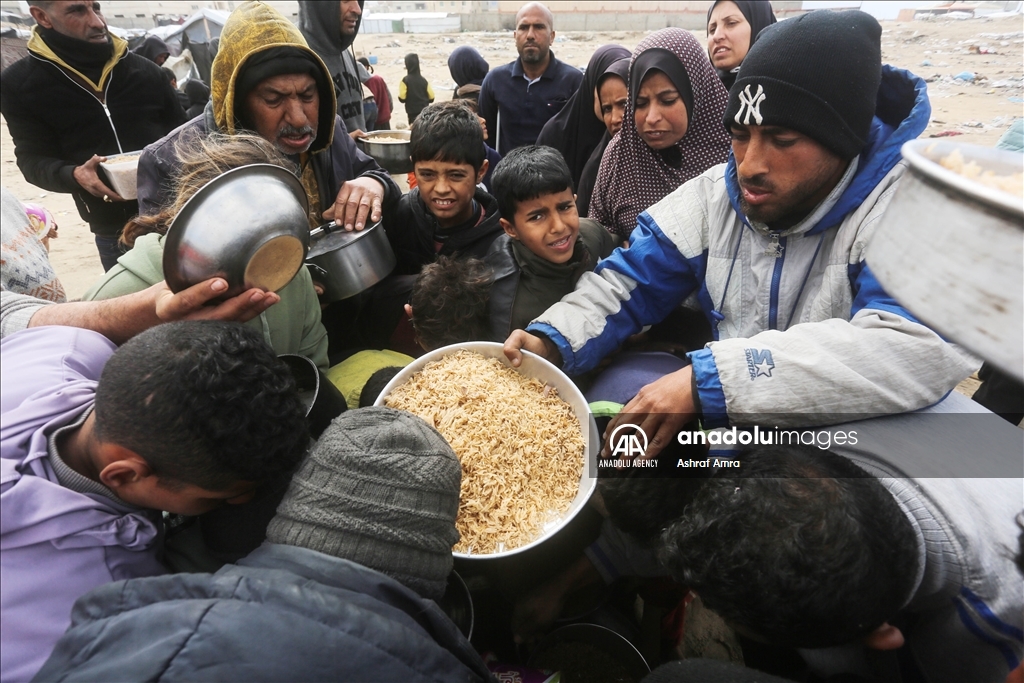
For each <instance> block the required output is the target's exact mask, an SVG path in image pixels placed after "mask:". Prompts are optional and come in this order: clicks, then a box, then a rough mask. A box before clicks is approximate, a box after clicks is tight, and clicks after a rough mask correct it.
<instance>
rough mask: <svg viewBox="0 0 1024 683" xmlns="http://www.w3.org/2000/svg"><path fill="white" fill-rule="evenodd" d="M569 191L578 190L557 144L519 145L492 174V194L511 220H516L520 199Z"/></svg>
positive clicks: (505, 215)
mask: <svg viewBox="0 0 1024 683" xmlns="http://www.w3.org/2000/svg"><path fill="white" fill-rule="evenodd" d="M566 190H569V191H570V192H573V191H574V190H573V186H572V174H571V173H570V172H569V167H568V166H567V165H566V163H565V159H563V158H562V155H561V153H560V152H559V151H558V150H557V149H555V148H554V147H544V146H542V145H527V146H526V147H516V148H515V149H513V150H512V151H511V152H509V153H508V154H506V155H505V157H504V158H503V159H502V160H501V161H499V162H498V166H497V168H495V169H494V174H493V175H491V194H493V195H494V198H495V199H497V200H498V211H500V212H501V217H502V218H504V219H505V220H507V221H508V222H509V223H514V222H515V221H514V219H515V216H516V210H517V209H518V208H519V203H520V202H525V201H529V200H531V199H536V198H537V197H540V196H541V195H545V194H555V193H558V192H565V191H566Z"/></svg>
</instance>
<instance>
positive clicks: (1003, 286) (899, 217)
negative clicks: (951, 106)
mask: <svg viewBox="0 0 1024 683" xmlns="http://www.w3.org/2000/svg"><path fill="white" fill-rule="evenodd" d="M902 152H903V158H904V159H905V160H906V162H907V165H908V169H907V171H906V173H904V174H903V177H902V178H901V179H900V181H899V184H898V186H897V187H896V190H895V192H894V194H893V198H892V201H890V202H889V205H888V206H887V207H886V208H885V211H884V213H883V214H882V216H881V218H880V219H879V223H878V229H877V231H876V232H875V234H874V236H873V237H872V239H871V242H870V244H869V245H868V247H867V262H868V265H869V266H870V267H871V270H872V271H873V272H874V274H875V276H876V277H877V278H878V281H879V282H880V283H881V284H882V286H883V287H884V288H885V291H886V292H888V293H889V294H890V295H892V296H893V297H894V298H895V299H896V301H898V302H899V303H900V304H902V305H903V306H905V307H906V308H907V310H909V311H910V312H911V313H912V314H914V315H915V316H917V317H918V318H919V319H920V320H921V321H922V322H924V323H925V324H927V325H929V326H930V327H932V328H933V329H934V330H935V331H936V332H938V333H940V334H942V335H944V336H946V337H947V338H949V339H951V340H952V341H955V342H958V343H960V344H963V345H964V346H965V347H966V348H967V349H969V350H970V351H973V352H974V353H976V354H978V355H980V356H981V357H983V358H984V359H986V360H989V361H991V362H993V363H995V364H996V365H998V366H999V367H1000V368H1001V369H1002V370H1003V371H1005V372H1008V373H1010V374H1012V375H1013V376H1015V377H1018V378H1020V379H1024V336H1022V335H1021V329H1022V328H1024V176H1022V172H1024V155H1022V154H1020V153H1019V152H1010V151H1006V150H1000V149H993V148H990V147H979V146H976V145H966V144H962V143H958V142H952V141H948V140H931V139H924V140H914V141H912V142H908V143H906V144H905V145H903V149H902Z"/></svg>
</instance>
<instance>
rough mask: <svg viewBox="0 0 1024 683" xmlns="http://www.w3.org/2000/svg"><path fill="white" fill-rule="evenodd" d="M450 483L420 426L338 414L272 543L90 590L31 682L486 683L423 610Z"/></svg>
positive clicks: (470, 654) (433, 612)
mask: <svg viewBox="0 0 1024 683" xmlns="http://www.w3.org/2000/svg"><path fill="white" fill-rule="evenodd" d="M461 480H462V470H461V467H460V465H459V461H458V458H457V457H456V456H455V453H454V452H453V451H452V449H451V447H450V446H449V445H448V444H447V443H446V442H445V440H444V438H443V437H442V436H441V435H440V434H438V433H437V432H436V431H435V430H434V428H433V427H431V426H429V425H428V424H427V423H426V422H424V421H423V420H421V419H420V418H418V417H416V416H414V415H412V414H411V413H408V412H404V411H399V410H393V409H390V408H363V409H360V410H353V411H349V412H347V413H344V414H342V415H341V416H339V417H337V418H335V420H334V422H333V423H332V424H331V426H330V427H328V428H327V429H326V430H325V431H324V433H323V434H322V435H321V437H320V441H319V442H318V443H317V445H316V447H314V449H313V451H312V452H311V453H310V454H309V455H308V456H307V458H306V461H305V462H304V463H303V464H302V465H301V466H300V468H299V471H298V472H296V474H295V476H294V477H293V478H292V482H291V485H290V486H289V488H288V492H287V493H286V494H285V497H284V500H283V501H282V502H281V505H280V507H279V508H278V510H277V516H276V517H275V518H274V519H273V521H271V523H270V526H269V528H268V529H267V543H265V544H264V545H263V546H261V547H260V548H258V549H257V550H255V551H254V552H252V553H250V554H249V556H248V557H246V558H244V559H242V560H241V561H239V562H238V564H235V565H227V566H225V567H224V568H223V569H221V570H220V571H219V572H217V573H216V574H175V575H171V576H161V577H155V578H151V579H133V580H129V581H120V582H116V583H111V584H108V585H106V586H103V587H101V588H99V589H97V590H94V591H92V592H91V593H88V594H86V595H85V596H84V597H82V598H81V599H80V600H79V601H78V602H77V603H76V604H75V608H74V610H73V612H72V625H71V628H70V629H68V631H67V632H66V633H65V634H64V636H63V637H62V638H61V640H60V642H59V643H58V644H57V646H56V648H54V651H53V654H52V655H51V656H50V659H49V660H47V662H46V664H45V665H44V666H43V668H42V670H40V672H39V673H38V675H37V676H36V680H41V681H110V680H124V681H127V680H130V681H164V680H187V681H402V682H403V683H404V682H406V681H467V682H468V681H482V680H488V679H489V678H490V674H489V672H488V670H487V667H486V666H484V663H483V661H482V660H481V659H480V657H479V655H477V654H476V652H475V651H474V650H473V647H472V646H471V645H470V644H469V641H468V640H466V638H465V637H464V636H463V635H462V634H461V633H459V631H458V629H457V628H456V626H455V624H454V623H453V622H452V621H451V620H450V619H449V618H448V617H447V616H445V614H444V612H442V611H441V609H440V608H439V607H438V606H437V604H436V603H435V602H434V600H436V599H439V598H440V597H441V596H442V595H443V594H444V589H445V580H446V578H447V576H448V574H449V572H450V571H451V568H452V552H451V549H452V546H453V545H454V544H455V542H456V541H457V540H458V538H459V534H458V532H457V531H456V530H455V515H456V513H457V512H458V508H459V486H460V483H461Z"/></svg>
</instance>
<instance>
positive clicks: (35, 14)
mask: <svg viewBox="0 0 1024 683" xmlns="http://www.w3.org/2000/svg"><path fill="white" fill-rule="evenodd" d="M29 11H30V12H31V13H32V18H33V19H35V21H36V26H35V27H33V29H32V37H31V39H30V40H29V42H28V51H29V53H30V54H29V55H28V56H27V57H25V58H23V59H21V60H20V61H18V62H17V63H15V64H12V65H11V67H10V68H8V69H6V70H5V71H4V73H3V77H2V79H0V87H2V88H3V99H2V100H0V111H2V112H3V115H4V119H5V120H6V121H7V125H8V126H9V127H10V129H11V137H12V138H13V139H14V154H15V156H16V157H17V159H18V167H19V168H20V169H21V172H22V174H23V175H24V176H25V180H27V181H28V182H30V183H32V184H33V185H35V186H37V187H41V188H43V189H45V190H49V191H51V192H69V193H71V195H72V196H73V197H74V198H75V204H76V205H77V206H78V212H79V214H80V215H81V217H82V220H83V221H85V222H86V223H87V224H88V225H89V230H90V231H91V232H92V233H93V235H94V238H95V241H96V249H97V251H99V255H100V260H101V262H102V263H103V269H104V270H109V269H110V268H111V267H113V265H114V264H115V263H116V262H117V257H118V256H119V255H120V253H121V252H120V250H119V249H118V243H117V241H118V237H119V236H120V233H121V228H123V227H124V224H125V223H126V222H127V220H128V219H129V218H131V217H132V216H134V215H135V214H137V213H138V212H139V206H138V202H136V201H135V200H134V199H125V198H122V197H121V196H120V195H118V193H117V192H115V191H114V190H113V189H111V188H110V186H109V185H108V184H107V180H106V179H105V178H104V176H103V175H102V174H101V173H100V172H99V164H100V162H103V161H106V158H107V155H113V154H119V153H121V152H132V151H135V150H140V149H142V148H143V147H145V146H146V145H148V144H149V143H151V142H153V141H154V140H158V139H159V138H160V137H161V136H163V135H166V134H167V133H168V132H169V131H171V130H172V129H174V127H175V126H178V125H180V124H182V123H184V121H185V112H184V110H182V108H181V105H180V104H179V103H178V100H177V98H176V97H175V94H174V90H173V89H172V88H171V85H170V83H168V82H167V78H165V77H164V74H163V72H162V71H161V70H160V67H158V66H157V65H156V64H154V63H153V62H151V61H149V60H148V59H146V58H144V57H140V56H139V55H136V54H133V53H131V52H129V51H128V43H127V41H125V40H122V39H121V38H118V37H117V36H114V35H112V34H110V33H109V32H108V31H107V22H106V20H105V19H104V18H103V13H102V12H101V11H100V4H99V3H98V2H92V1H91V0H89V1H86V0H60V1H58V0H53V1H52V2H30V3H29Z"/></svg>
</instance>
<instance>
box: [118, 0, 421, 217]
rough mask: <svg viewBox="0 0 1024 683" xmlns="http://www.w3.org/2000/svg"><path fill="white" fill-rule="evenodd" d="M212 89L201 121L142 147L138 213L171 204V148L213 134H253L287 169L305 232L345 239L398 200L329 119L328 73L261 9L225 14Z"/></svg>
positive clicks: (338, 122)
mask: <svg viewBox="0 0 1024 683" xmlns="http://www.w3.org/2000/svg"><path fill="white" fill-rule="evenodd" d="M211 80H212V83H211V88H210V90H211V92H210V102H209V104H208V105H207V107H206V110H205V111H204V112H203V114H202V116H199V117H197V118H195V119H193V120H192V121H189V122H188V124H186V125H185V126H182V127H181V128H179V129H177V130H175V131H173V132H172V133H171V134H170V135H168V136H166V137H164V138H163V139H161V140H159V141H157V142H156V143H154V144H152V145H150V146H149V147H147V148H146V150H145V152H144V153H143V155H142V158H141V159H140V160H139V177H138V187H139V209H140V212H141V213H142V214H155V213H158V212H159V211H160V209H161V208H162V207H163V206H164V205H165V204H167V203H168V201H169V200H170V195H169V190H170V187H171V182H170V181H171V179H172V178H173V176H174V174H175V172H176V171H177V169H178V167H179V166H180V162H179V161H178V157H177V151H176V150H177V147H176V145H177V142H178V141H179V140H184V139H186V138H187V137H188V136H195V135H200V136H201V135H207V134H209V133H211V132H214V131H219V132H222V133H228V134H231V135H233V134H234V133H235V132H236V131H239V130H250V131H255V132H256V133H259V135H261V136H262V137H263V138H265V139H266V140H269V141H270V142H272V143H273V144H274V146H276V147H277V148H278V149H279V150H280V151H281V152H282V153H284V154H285V155H287V156H288V157H290V158H291V159H293V160H294V161H296V162H297V163H298V165H299V167H300V169H301V174H300V180H301V181H302V186H303V187H304V188H305V190H306V196H307V197H308V198H309V207H310V225H311V226H315V225H318V224H319V223H320V222H323V221H328V220H336V221H337V222H338V223H340V224H342V225H344V226H345V229H346V230H362V229H363V228H364V227H366V226H367V225H370V224H372V223H373V222H376V221H379V220H380V218H381V212H382V208H383V205H384V204H385V203H388V202H390V201H392V200H397V199H398V198H399V197H400V196H401V191H400V190H399V189H398V186H397V185H395V183H394V181H393V180H391V177H390V176H389V175H388V174H387V172H386V171H384V170H383V169H381V168H380V166H378V165H377V162H376V161H374V160H373V159H372V158H371V157H369V156H367V155H366V154H364V153H363V152H362V151H360V150H359V149H358V148H357V147H356V145H355V142H353V140H352V138H351V137H350V136H349V134H348V131H347V130H346V128H345V124H344V122H343V121H342V119H341V117H339V116H338V115H337V101H336V99H335V91H334V82H333V81H332V78H331V72H330V70H329V69H328V68H327V66H326V65H325V64H324V62H323V60H321V59H320V57H319V56H318V55H317V54H316V53H315V52H314V51H313V50H311V49H310V48H309V46H308V45H307V44H306V40H305V38H303V37H302V34H301V33H300V32H299V30H298V29H297V28H296V27H295V26H294V25H293V24H292V23H291V22H290V21H288V19H286V18H285V17H284V16H283V15H281V14H280V13H278V12H277V10H275V9H273V8H272V7H270V6H269V5H266V4H264V3H262V2H247V3H245V4H243V5H241V6H239V7H238V9H236V10H235V11H234V12H233V13H232V14H231V16H230V17H229V18H228V21H227V23H226V24H225V25H224V30H223V31H222V33H221V38H220V48H219V50H218V52H217V57H216V58H215V59H214V61H213V68H212V75H211Z"/></svg>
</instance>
